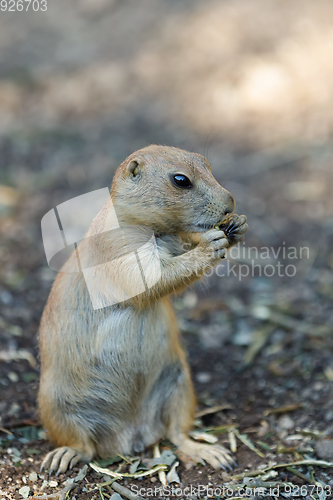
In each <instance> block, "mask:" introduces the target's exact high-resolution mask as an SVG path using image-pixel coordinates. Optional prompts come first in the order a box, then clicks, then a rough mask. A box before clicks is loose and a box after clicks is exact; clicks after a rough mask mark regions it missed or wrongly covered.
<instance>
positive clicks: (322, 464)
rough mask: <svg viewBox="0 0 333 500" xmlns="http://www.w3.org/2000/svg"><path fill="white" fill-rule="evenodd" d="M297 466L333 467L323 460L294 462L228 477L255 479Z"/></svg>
mask: <svg viewBox="0 0 333 500" xmlns="http://www.w3.org/2000/svg"><path fill="white" fill-rule="evenodd" d="M297 465H316V466H317V467H324V468H326V467H333V462H326V461H325V460H315V459H314V460H312V459H306V460H298V461H296V462H291V463H289V464H286V463H284V464H276V465H272V466H270V467H265V468H264V469H255V470H252V471H247V472H243V473H241V474H235V475H234V476H230V479H243V478H244V477H256V476H262V475H263V474H265V473H266V472H268V471H270V470H274V469H287V468H288V467H292V468H293V467H295V466H297Z"/></svg>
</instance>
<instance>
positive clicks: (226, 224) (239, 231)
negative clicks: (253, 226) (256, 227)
mask: <svg viewBox="0 0 333 500" xmlns="http://www.w3.org/2000/svg"><path fill="white" fill-rule="evenodd" d="M246 221H247V218H246V216H245V215H237V214H231V215H229V217H228V218H227V219H225V220H224V221H223V222H222V223H221V224H218V225H217V227H218V229H220V231H223V232H224V234H225V236H226V238H227V240H228V242H229V246H233V245H237V243H240V242H241V241H243V239H244V233H245V232H246V231H247V230H248V228H249V226H248V224H247V222H246Z"/></svg>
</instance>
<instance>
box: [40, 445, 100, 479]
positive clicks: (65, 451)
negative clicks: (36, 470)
mask: <svg viewBox="0 0 333 500" xmlns="http://www.w3.org/2000/svg"><path fill="white" fill-rule="evenodd" d="M91 459H92V456H88V455H87V454H85V453H83V452H82V451H79V450H75V449H74V448H69V447H68V446H62V447H61V448H56V449H55V450H53V451H50V452H49V453H48V454H47V455H46V457H45V458H44V460H43V462H42V466H41V469H40V471H41V472H42V471H43V470H44V469H47V468H48V467H50V470H49V474H52V472H54V471H55V470H56V471H57V474H56V475H57V476H59V474H62V473H63V472H66V470H67V469H72V467H74V465H76V464H77V463H78V462H80V461H84V462H89V461H90V460H91Z"/></svg>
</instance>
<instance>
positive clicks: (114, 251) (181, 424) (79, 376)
mask: <svg viewBox="0 0 333 500" xmlns="http://www.w3.org/2000/svg"><path fill="white" fill-rule="evenodd" d="M176 173H180V174H183V175H186V176H187V177H188V178H189V179H190V180H191V182H192V184H193V187H192V188H191V189H181V188H179V187H176V186H174V184H173V183H172V181H171V178H170V175H172V174H176ZM112 205H113V207H114V208H115V211H116V214H117V218H118V221H119V223H120V225H121V226H125V228H124V232H123V237H124V240H115V239H114V238H112V234H114V233H112V229H113V228H114V219H113V218H112ZM233 209H234V200H233V198H232V196H231V195H230V193H228V191H226V190H225V189H224V188H222V186H220V185H219V184H218V182H217V181H216V180H215V179H214V177H213V176H212V174H211V169H210V166H209V164H208V162H207V160H206V159H205V158H204V157H202V156H200V155H197V154H194V153H189V152H186V151H182V150H179V149H175V148H170V147H165V146H149V147H147V148H144V149H142V150H140V151H137V152H136V153H133V154H132V155H131V156H129V158H127V159H126V160H125V161H124V162H123V163H122V164H121V165H120V167H119V168H118V170H117V172H116V174H115V176H114V179H113V183H112V187H111V197H110V199H109V201H108V202H107V203H106V205H105V207H104V208H103V209H102V210H101V212H100V213H99V214H98V215H97V217H96V218H95V219H94V220H93V222H92V224H91V226H90V229H89V232H88V234H87V238H86V239H85V240H84V241H83V242H82V243H81V244H80V246H79V253H80V257H82V259H83V261H84V260H87V262H88V261H90V260H91V259H93V258H94V257H98V258H99V259H100V258H101V257H102V258H103V262H108V261H110V259H111V258H112V257H114V256H115V255H119V249H121V248H122V247H123V245H124V241H125V244H126V245H128V248H130V246H131V245H134V244H137V246H140V243H141V239H142V241H143V242H144V241H145V238H146V234H147V230H149V231H154V234H155V238H156V242H157V248H158V255H159V260H160V267H161V277H160V279H159V280H158V282H157V283H156V284H154V285H153V286H151V287H150V288H148V289H146V291H145V292H144V293H141V294H139V295H137V296H135V297H133V298H131V299H128V300H125V301H124V302H121V303H119V304H117V305H115V306H110V307H105V308H101V309H95V310H94V309H93V307H92V304H91V300H90V297H89V294H88V292H87V287H86V284H85V281H84V279H83V275H82V273H72V274H70V273H65V272H60V273H59V274H58V276H57V278H56V280H55V282H54V285H53V287H52V290H51V293H50V296H49V299H48V302H47V305H46V307H45V310H44V313H43V317H42V321H41V326H40V355H41V362H42V368H41V383H40V391H39V408H40V415H41V419H42V422H43V424H44V426H45V427H46V429H47V431H48V435H49V437H50V439H51V440H52V441H53V442H54V444H55V445H56V446H58V447H60V448H57V449H56V450H54V451H53V452H51V453H50V454H48V455H47V457H46V459H45V460H44V463H43V465H44V466H45V467H48V466H50V468H51V469H53V470H55V469H58V471H60V472H61V471H64V470H66V469H67V467H68V466H69V467H71V466H73V465H74V464H75V463H76V462H77V461H78V460H81V459H82V460H86V461H88V460H91V459H92V458H93V457H94V456H99V457H101V458H107V457H110V456H114V455H116V454H117V453H121V454H131V453H133V452H134V453H138V452H139V451H142V450H143V449H144V448H145V447H147V446H149V445H151V444H153V443H155V442H157V441H158V440H160V439H161V438H163V437H166V438H169V439H170V440H171V441H172V442H173V443H174V444H175V445H177V446H178V449H179V451H180V452H181V453H183V454H185V455H188V456H190V457H191V458H192V459H193V460H194V461H202V460H205V461H207V462H209V463H210V464H212V465H213V466H214V467H218V466H221V465H222V466H223V464H224V465H228V463H229V462H230V458H229V456H228V455H227V453H226V451H225V450H224V449H223V448H222V447H218V446H210V445H203V444H198V443H195V442H193V441H191V440H190V439H189V438H188V432H189V430H190V428H191V426H192V424H193V418H194V409H195V397H194V392H193V387H192V383H191V379H190V372H189V368H188V365H187V362H186V358H185V354H184V352H183V350H182V347H181V345H180V342H179V331H178V327H177V321H176V318H175V315H174V312H173V309H172V306H171V304H170V300H169V295H170V294H172V293H175V292H176V293H177V292H179V291H181V290H183V289H184V288H186V286H188V285H189V284H190V283H192V282H194V281H196V280H197V279H199V278H200V277H201V276H202V275H203V274H204V273H205V271H206V270H207V269H208V268H209V267H210V266H212V265H214V264H215V263H216V262H218V260H219V259H221V258H222V257H223V256H224V254H225V252H226V248H227V247H228V241H227V240H226V238H225V237H224V234H223V232H221V231H217V230H215V229H212V228H213V227H214V226H215V225H216V224H217V223H218V222H220V221H221V220H222V219H223V218H224V216H225V214H226V213H229V212H232V211H233ZM126 226H131V228H129V230H128V231H129V232H127V233H126V231H127V229H126ZM133 228H135V231H134V232H133V230H132V229H133ZM246 229H247V224H246V218H245V217H244V216H242V217H241V218H240V224H239V228H238V239H237V238H236V241H235V242H237V241H241V239H242V238H243V233H244V232H245V230H246ZM236 232H237V231H236ZM198 233H200V234H198ZM96 234H98V237H97V238H95V239H94V238H93V235H96ZM89 237H90V238H89ZM184 243H186V245H187V246H186V251H185V250H184ZM74 258H75V255H74V254H73V255H72V257H71V259H74ZM149 259H150V255H149V253H147V255H145V256H144V257H143V261H145V263H146V264H147V269H149V262H150V261H149ZM70 262H71V261H69V264H70ZM133 263H134V264H135V262H133V261H131V260H130V259H125V260H124V262H122V263H120V264H119V267H118V268H117V269H116V270H115V269H114V267H115V266H113V268H112V269H111V267H112V266H110V268H108V267H107V266H106V269H105V272H104V273H103V275H102V276H99V278H98V283H97V285H96V292H97V293H99V294H100V296H101V297H103V298H104V299H105V300H108V299H109V297H110V294H112V290H111V288H112V287H110V283H114V284H116V285H117V286H119V287H121V289H122V290H124V292H126V291H127V292H129V293H130V291H131V289H132V288H133V285H134V284H135V283H134V281H135V279H136V278H135V275H134V274H133ZM69 264H68V263H67V264H66V265H67V266H68V265H69Z"/></svg>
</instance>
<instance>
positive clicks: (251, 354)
mask: <svg viewBox="0 0 333 500" xmlns="http://www.w3.org/2000/svg"><path fill="white" fill-rule="evenodd" d="M275 329H276V326H275V325H274V324H268V325H265V326H263V327H262V328H259V329H258V330H257V331H256V332H255V333H254V336H253V342H252V343H251V345H250V346H249V347H248V349H247V351H246V353H245V355H244V360H243V367H244V368H245V367H247V366H250V365H251V364H252V363H253V361H254V360H255V358H256V357H257V356H258V354H259V352H260V351H261V349H262V348H263V347H264V345H265V344H266V342H267V341H268V338H269V336H270V334H271V333H272V332H273V331H274V330H275Z"/></svg>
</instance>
